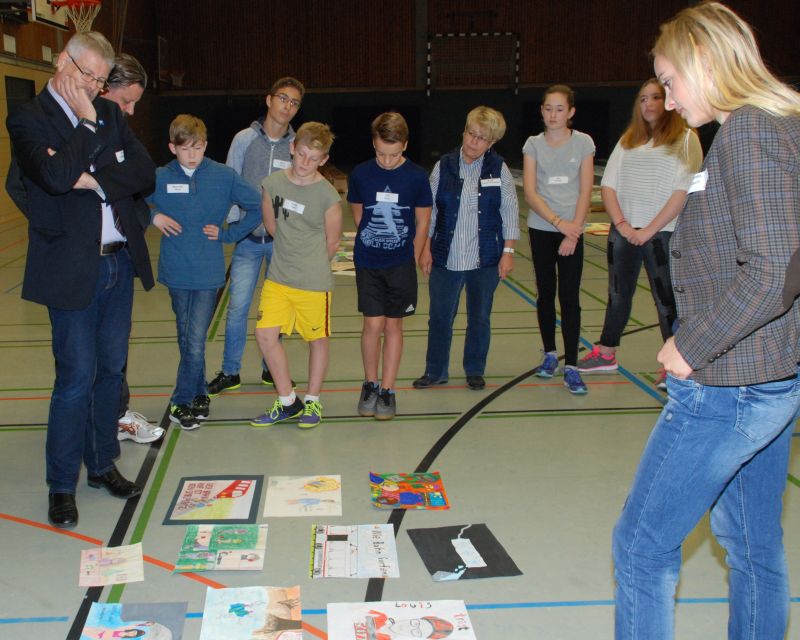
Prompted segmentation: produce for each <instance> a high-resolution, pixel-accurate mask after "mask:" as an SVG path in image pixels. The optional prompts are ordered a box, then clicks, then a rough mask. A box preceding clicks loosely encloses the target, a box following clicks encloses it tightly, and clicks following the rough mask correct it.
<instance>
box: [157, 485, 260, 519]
mask: <svg viewBox="0 0 800 640" xmlns="http://www.w3.org/2000/svg"><path fill="white" fill-rule="evenodd" d="M263 482H264V476H198V477H193V478H181V480H180V482H179V483H178V490H177V491H176V492H175V497H174V498H173V499H172V504H171V505H170V507H169V509H168V510H167V515H166V517H165V518H164V522H163V524H207V523H209V522H217V521H225V522H227V523H229V524H253V523H255V521H256V517H257V515H258V503H259V501H260V499H261V485H262V484H263Z"/></svg>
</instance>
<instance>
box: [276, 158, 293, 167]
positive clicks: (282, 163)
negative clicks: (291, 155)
mask: <svg viewBox="0 0 800 640" xmlns="http://www.w3.org/2000/svg"><path fill="white" fill-rule="evenodd" d="M272 166H273V167H275V168H276V169H288V168H289V167H291V166H292V163H291V162H289V161H288V160H280V159H278V158H275V159H274V160H273V161H272Z"/></svg>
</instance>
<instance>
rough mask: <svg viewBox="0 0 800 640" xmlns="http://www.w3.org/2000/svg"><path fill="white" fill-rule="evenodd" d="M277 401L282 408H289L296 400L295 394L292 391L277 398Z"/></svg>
mask: <svg viewBox="0 0 800 640" xmlns="http://www.w3.org/2000/svg"><path fill="white" fill-rule="evenodd" d="M278 399H279V400H280V401H281V404H282V405H283V406H284V407H291V406H292V405H293V404H294V401H295V400H297V394H296V393H295V392H294V391H292V392H291V393H290V394H289V395H288V396H278Z"/></svg>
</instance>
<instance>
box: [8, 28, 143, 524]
mask: <svg viewBox="0 0 800 640" xmlns="http://www.w3.org/2000/svg"><path fill="white" fill-rule="evenodd" d="M113 63H114V50H113V48H112V47H111V45H110V44H109V42H108V40H106V39H105V37H103V36H102V35H101V34H100V33H97V32H93V31H90V32H88V33H79V34H77V35H75V36H73V37H72V38H71V39H70V40H69V42H68V43H67V45H66V49H65V50H64V51H62V52H61V54H60V55H59V56H58V61H57V63H56V72H55V74H54V75H53V78H52V79H51V80H50V81H49V82H48V84H47V86H46V87H45V88H44V90H43V91H42V92H41V93H40V94H39V95H38V96H36V97H35V98H34V99H33V100H31V101H30V102H28V103H27V104H25V105H22V106H21V107H19V108H18V109H17V110H15V111H13V112H12V113H11V114H10V115H9V117H8V120H7V121H6V126H7V129H8V133H9V136H10V138H11V145H12V148H13V152H14V159H13V161H12V166H11V167H10V168H9V173H8V176H9V179H8V181H7V189H8V190H9V194H11V196H12V199H13V200H14V202H15V203H17V204H18V205H19V206H20V208H21V210H22V213H23V214H24V215H25V216H26V218H27V219H28V254H27V259H26V263H25V276H24V280H23V284H22V297H23V298H24V299H25V300H31V301H32V302H36V303H39V304H42V305H45V306H46V307H47V311H48V315H49V317H50V324H51V328H52V349H53V356H54V358H55V372H56V377H55V382H54V383H53V393H52V395H51V398H50V411H49V418H48V423H47V443H46V452H45V453H46V455H45V457H46V473H47V484H48V485H49V489H50V491H49V510H48V518H49V520H50V524H52V525H53V526H55V527H61V528H70V527H74V526H75V525H76V524H77V523H78V508H77V505H76V502H75V493H76V491H77V485H78V477H79V475H80V469H81V463H83V464H85V466H86V470H87V476H88V477H87V481H88V484H89V486H90V487H94V488H103V489H106V490H107V491H108V492H109V493H110V494H111V495H113V496H115V497H117V498H122V499H128V498H133V497H135V496H138V495H139V494H140V493H141V491H142V490H141V488H140V487H139V486H137V485H136V484H134V483H133V482H131V481H129V480H127V479H126V478H125V477H123V476H122V474H121V473H120V472H119V471H118V470H117V467H116V466H115V464H114V457H115V456H116V455H117V454H118V452H119V445H118V441H117V409H118V406H119V398H120V384H121V381H122V367H123V365H124V364H125V358H126V355H127V353H128V337H129V335H130V328H131V306H132V302H133V278H134V276H138V277H139V278H140V279H141V281H142V286H143V287H144V288H145V289H149V288H151V287H152V286H153V274H152V271H151V269H150V259H149V256H148V253H147V245H146V244H145V240H144V231H143V229H142V226H141V224H140V223H139V220H138V218H137V216H136V211H135V208H134V204H133V196H134V195H135V194H138V193H149V192H150V191H152V189H153V185H154V182H155V165H154V164H153V161H152V160H151V159H150V156H149V155H148V154H147V151H146V150H145V148H144V147H143V146H142V144H141V143H140V142H139V141H138V140H137V139H136V137H135V136H134V135H133V133H131V131H130V129H129V128H128V125H127V124H126V122H125V118H124V117H123V114H122V112H121V111H120V110H119V109H118V108H117V106H116V105H114V104H111V103H110V102H109V101H107V100H101V99H99V98H98V94H99V92H100V90H101V88H103V87H104V86H105V84H106V80H107V78H108V74H109V72H110V71H111V67H112V65H113ZM12 177H13V179H12Z"/></svg>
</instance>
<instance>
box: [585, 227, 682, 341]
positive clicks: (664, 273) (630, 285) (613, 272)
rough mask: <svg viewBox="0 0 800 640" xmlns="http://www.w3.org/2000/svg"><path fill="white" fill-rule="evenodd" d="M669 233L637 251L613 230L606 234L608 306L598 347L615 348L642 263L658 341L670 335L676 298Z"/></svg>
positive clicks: (660, 235) (656, 236) (625, 319)
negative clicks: (658, 328) (659, 332)
mask: <svg viewBox="0 0 800 640" xmlns="http://www.w3.org/2000/svg"><path fill="white" fill-rule="evenodd" d="M671 237H672V232H671V231H659V232H658V233H657V234H655V235H654V236H653V237H652V238H651V239H650V240H649V241H648V242H646V243H644V244H643V245H642V246H640V247H637V246H636V245H633V244H631V243H630V242H628V241H627V240H626V239H625V238H623V237H622V236H621V235H620V233H619V232H618V231H617V230H616V229H615V228H614V227H612V228H611V231H610V232H609V234H608V249H607V259H608V304H607V305H606V318H605V321H604V322H603V333H602V334H601V335H600V344H602V345H603V346H604V347H618V346H619V341H620V338H621V337H622V332H623V331H625V325H627V324H628V320H629V319H630V317H631V306H632V305H633V294H634V293H636V282H637V281H638V279H639V272H640V271H641V270H642V263H644V269H645V271H646V272H647V278H648V280H649V281H650V291H651V292H652V294H653V300H654V301H655V303H656V312H657V313H658V324H659V327H660V328H661V337H662V338H663V339H664V340H666V339H667V338H669V337H670V336H671V335H672V325H673V323H674V322H675V318H677V311H676V309H675V296H674V295H673V293H672V280H671V279H670V275H669V240H670V238H671Z"/></svg>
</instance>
